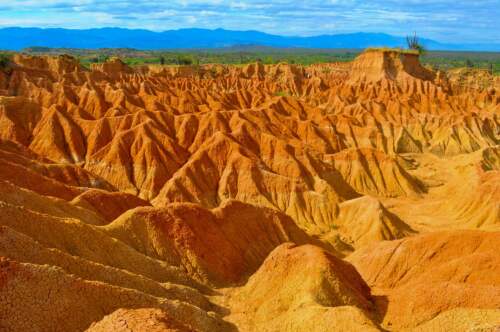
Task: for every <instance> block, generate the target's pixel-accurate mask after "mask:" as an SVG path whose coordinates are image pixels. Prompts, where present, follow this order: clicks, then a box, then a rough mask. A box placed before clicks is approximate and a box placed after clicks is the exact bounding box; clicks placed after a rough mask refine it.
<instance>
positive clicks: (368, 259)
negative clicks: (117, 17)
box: [0, 50, 500, 332]
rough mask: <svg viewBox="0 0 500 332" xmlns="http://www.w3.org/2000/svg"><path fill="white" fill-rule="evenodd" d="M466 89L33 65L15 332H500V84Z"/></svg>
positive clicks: (216, 68) (18, 230) (389, 72)
mask: <svg viewBox="0 0 500 332" xmlns="http://www.w3.org/2000/svg"><path fill="white" fill-rule="evenodd" d="M457 75H459V74H457V73H456V72H455V73H453V72H450V73H443V72H434V71H431V70H429V69H427V68H424V67H423V66H421V65H420V63H419V60H418V56H416V55H413V54H405V53H400V52H396V51H388V50H385V51H384V50H369V51H366V52H365V53H363V54H362V55H360V56H359V57H358V58H357V59H356V60H355V61H354V62H352V63H347V64H322V65H313V66H309V67H301V66H295V65H286V64H279V65H269V66H268V65H262V64H260V63H257V64H251V65H247V66H241V67H240V66H222V65H210V66H201V67H194V66H193V67H155V66H149V67H137V68H130V67H128V66H126V65H125V64H124V63H122V62H121V61H120V60H118V59H112V60H110V61H108V62H107V63H104V64H99V65H94V66H93V67H92V68H91V69H86V68H83V67H81V66H80V65H79V63H78V62H77V61H76V60H75V59H73V58H71V57H68V56H59V57H31V56H26V55H16V56H15V57H14V59H13V60H12V63H11V64H10V65H9V66H8V67H7V68H4V69H3V70H2V71H0V95H1V96H0V330H1V331H92V332H98V331H116V332H122V331H183V332H184V331H207V332H208V331H222V332H224V331H227V332H232V331H235V332H236V331H242V332H243V331H248V332H250V331H252V332H253V331H255V332H257V331H259V332H260V331H311V332H312V331H314V332H316V331H498V328H499V326H500V251H499V249H500V146H499V143H500V82H499V80H498V78H494V77H487V78H486V79H485V78H484V77H483V81H484V82H486V84H477V83H478V81H477V80H476V79H475V78H474V77H473V76H469V77H462V76H457ZM460 75H461V74H460ZM471 75H473V74H471ZM484 82H483V83H484Z"/></svg>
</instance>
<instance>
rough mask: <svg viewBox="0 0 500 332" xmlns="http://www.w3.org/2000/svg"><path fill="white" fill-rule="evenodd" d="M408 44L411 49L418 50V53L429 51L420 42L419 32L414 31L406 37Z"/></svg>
mask: <svg viewBox="0 0 500 332" xmlns="http://www.w3.org/2000/svg"><path fill="white" fill-rule="evenodd" d="M406 44H407V45H408V48H409V49H410V50H414V51H417V52H418V54H420V55H423V54H425V53H426V52H427V50H426V49H425V47H424V45H422V44H421V43H420V39H419V38H418V37H417V33H414V34H413V36H407V37H406Z"/></svg>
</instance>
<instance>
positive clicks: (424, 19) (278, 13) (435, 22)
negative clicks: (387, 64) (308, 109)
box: [0, 0, 500, 43]
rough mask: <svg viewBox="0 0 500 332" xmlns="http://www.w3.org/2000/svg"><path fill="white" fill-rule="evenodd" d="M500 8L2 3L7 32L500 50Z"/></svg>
mask: <svg viewBox="0 0 500 332" xmlns="http://www.w3.org/2000/svg"><path fill="white" fill-rule="evenodd" d="M499 20H500V0H483V1H474V0H468V1H464V0H433V1H431V0H406V1H405V0H374V1H367V0H322V1H320V0H309V1H287V0H275V1H269V0H268V1H261V0H253V1H250V0H239V1H225V0H192V1H190V0H162V1H151V0H0V27H10V26H25V27H64V28H78V29H80V28H92V27H110V26H113V27H126V28H145V29H150V30H156V31H162V30H170V29H179V28H188V27H197V28H210V29H213V28H225V29H232V30H260V31H264V32H268V33H273V34H280V35H296V36H310V35H319V34H335V33H348V32H359V31H362V32H385V33H390V34H395V35H406V34H408V33H411V32H413V31H416V32H417V33H418V34H419V35H421V36H422V37H426V38H432V39H436V40H439V41H443V42H458V43H464V42H465V43H467V42H469V43H473V42H477V43H481V42H495V43H499V42H500V23H499Z"/></svg>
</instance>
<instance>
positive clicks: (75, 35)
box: [0, 27, 500, 51]
mask: <svg viewBox="0 0 500 332" xmlns="http://www.w3.org/2000/svg"><path fill="white" fill-rule="evenodd" d="M421 42H422V43H423V44H424V45H425V46H426V47H427V48H428V49H431V50H461V51H464V50H470V51H500V43H497V44H447V43H442V42H439V41H435V40H431V39H424V38H422V39H421ZM236 45H238V46H241V45H261V46H272V47H301V48H366V47H376V46H387V47H403V46H405V45H406V39H405V37H401V36H393V35H388V34H385V33H364V32H359V33H350V34H335V35H320V36H312V37H293V36H278V35H272V34H267V33H264V32H259V31H231V30H224V29H216V30H208V29H180V30H168V31H163V32H154V31H150V30H139V29H135V30H131V29H123V28H100V29H87V30H75V29H60V28H50V29H42V28H18V27H12V28H3V29H0V49H3V50H14V51H16V50H22V49H23V48H26V47H32V46H45V47H61V48H87V49H94V48H121V47H127V48H136V49H143V50H159V49H180V48H221V47H231V46H236Z"/></svg>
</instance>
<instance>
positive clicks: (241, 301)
mask: <svg viewBox="0 0 500 332" xmlns="http://www.w3.org/2000/svg"><path fill="white" fill-rule="evenodd" d="M304 271H307V273H306V274H304ZM230 301H231V304H230V306H231V316H230V317H229V318H228V319H229V320H230V321H233V322H235V324H236V325H238V326H241V327H242V330H244V331H274V330H277V329H279V330H280V331H297V330H301V331H318V330H320V331H323V330H326V329H328V328H329V327H330V328H331V327H332V326H335V327H336V328H338V329H339V330H343V331H355V330H359V329H362V330H364V331H371V330H373V331H377V329H376V327H375V325H374V324H373V323H372V322H371V321H370V319H369V318H368V317H369V315H370V312H371V311H372V310H373V306H372V303H371V296H370V290H369V288H368V287H367V286H366V285H365V283H364V281H363V280H362V279H361V277H360V276H359V274H358V273H357V272H356V270H355V269H354V268H353V267H352V266H350V265H349V264H347V263H345V262H343V261H341V260H340V259H337V258H335V257H334V256H331V255H329V254H328V253H327V252H325V251H323V250H321V249H319V248H317V247H314V246H310V245H307V246H296V245H294V244H290V243H287V244H283V245H281V246H279V247H278V248H276V249H275V250H274V251H273V252H272V253H271V254H270V255H269V257H268V258H267V259H266V261H265V262H264V263H263V264H262V266H261V267H260V268H259V270H258V271H257V272H256V273H255V274H254V275H253V276H252V277H251V278H250V279H249V281H248V283H247V284H246V285H245V286H244V287H242V288H241V289H238V290H236V291H234V292H233V293H232V294H230Z"/></svg>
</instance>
